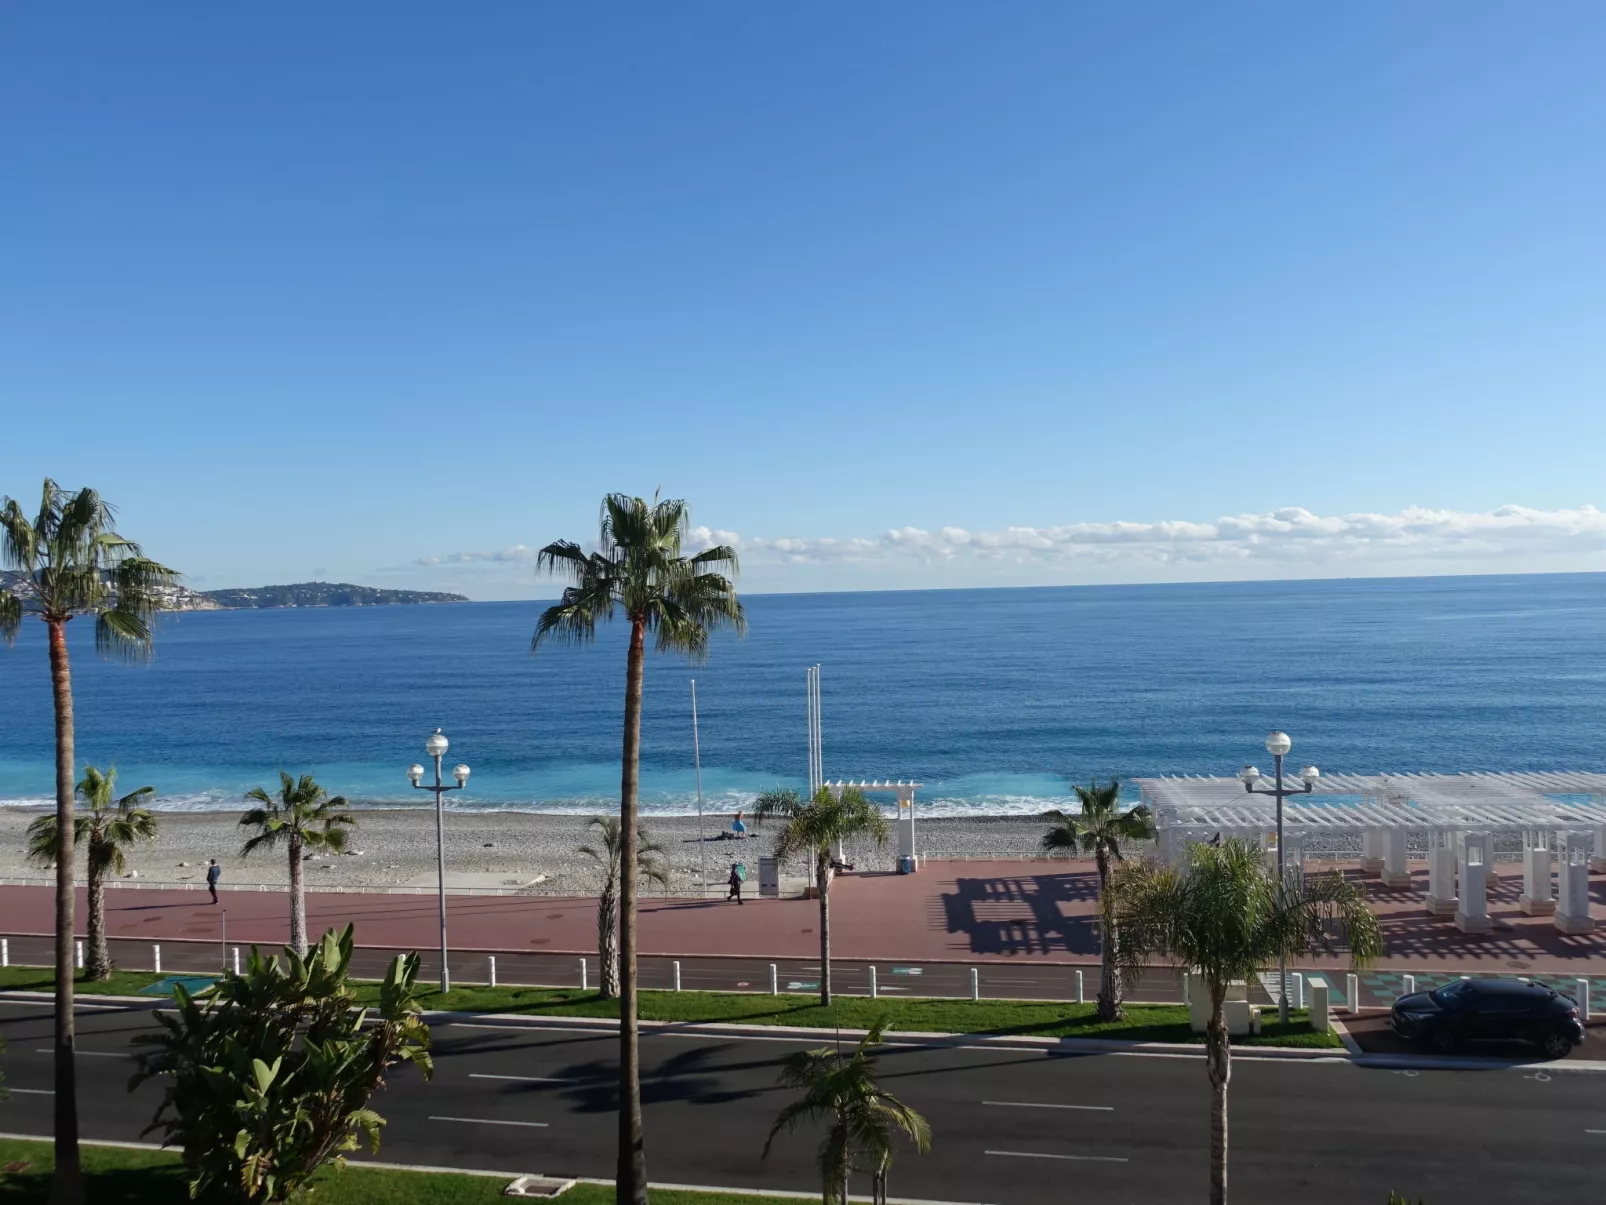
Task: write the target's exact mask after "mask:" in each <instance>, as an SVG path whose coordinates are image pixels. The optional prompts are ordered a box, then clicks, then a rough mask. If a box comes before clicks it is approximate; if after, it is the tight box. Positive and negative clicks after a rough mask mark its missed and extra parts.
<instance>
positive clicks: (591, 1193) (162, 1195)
mask: <svg viewBox="0 0 1606 1205" xmlns="http://www.w3.org/2000/svg"><path fill="white" fill-rule="evenodd" d="M82 1150H83V1160H84V1171H85V1174H86V1179H87V1184H86V1189H87V1191H86V1192H85V1194H84V1195H85V1198H86V1199H87V1200H89V1201H92V1202H94V1205H173V1203H174V1202H179V1201H187V1200H189V1186H188V1183H187V1182H186V1180H185V1178H184V1168H183V1165H182V1164H181V1163H180V1162H179V1157H178V1156H177V1155H176V1154H173V1153H172V1152H169V1151H131V1150H124V1149H122V1148H120V1147H105V1146H89V1145H85V1146H84V1147H83V1148H82ZM53 1164H54V1160H53V1159H52V1157H51V1149H50V1144H49V1143H48V1142H19V1141H16V1140H14V1139H0V1202H3V1203H4V1205H34V1203H35V1202H38V1203H39V1205H43V1202H44V1201H45V1199H46V1197H47V1195H48V1192H49V1187H50V1169H51V1167H52V1166H53ZM512 1179H513V1177H512V1176H511V1175H510V1176H508V1177H507V1178H506V1179H502V1178H500V1177H494V1176H463V1175H452V1174H450V1173H447V1172H406V1171H393V1170H391V1169H389V1168H375V1167H364V1166H359V1165H356V1164H353V1165H351V1166H350V1167H348V1168H346V1170H345V1171H343V1172H336V1171H334V1170H333V1169H330V1170H327V1171H324V1172H323V1173H321V1174H320V1175H319V1176H318V1177H317V1179H316V1181H315V1184H316V1192H315V1193H314V1195H313V1196H312V1197H311V1200H312V1201H314V1202H316V1203H317V1205H381V1202H382V1203H383V1205H492V1203H493V1202H497V1201H503V1200H505V1199H506V1198H505V1197H503V1196H502V1189H503V1188H504V1187H505V1186H506V1185H507V1183H508V1182H509V1181H511V1180H512ZM561 1199H562V1200H563V1201H564V1202H565V1205H612V1203H613V1200H614V1191H613V1188H612V1187H611V1186H608V1185H603V1184H576V1185H575V1186H574V1187H573V1188H571V1189H569V1191H568V1192H566V1193H564V1194H563V1197H562V1198H561ZM652 1199H653V1201H654V1202H657V1203H658V1205H774V1200H775V1198H773V1197H751V1196H743V1195H741V1194H739V1193H715V1192H710V1193H702V1192H669V1191H667V1190H665V1191H658V1192H654V1193H653V1194H652Z"/></svg>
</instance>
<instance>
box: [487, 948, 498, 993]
mask: <svg viewBox="0 0 1606 1205" xmlns="http://www.w3.org/2000/svg"><path fill="white" fill-rule="evenodd" d="M488 961H489V962H490V964H491V986H492V987H495V986H496V955H495V954H492V955H491V956H490V958H489V960H488Z"/></svg>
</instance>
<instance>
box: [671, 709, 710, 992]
mask: <svg viewBox="0 0 1606 1205" xmlns="http://www.w3.org/2000/svg"><path fill="white" fill-rule="evenodd" d="M691 764H692V768H693V770H694V771H695V772H696V774H697V857H698V861H699V864H700V865H701V867H702V881H701V884H700V886H701V888H702V889H701V891H699V892H698V894H699V895H700V896H702V895H707V894H708V830H707V829H706V828H704V827H703V751H702V748H701V746H700V744H699V743H698V739H697V679H696V678H693V679H692V680H691ZM676 965H677V966H678V965H679V964H678V963H677V964H676ZM675 974H676V977H677V979H678V977H679V974H680V972H679V971H678V970H677V971H676V972H675ZM675 990H676V991H677V992H678V991H679V990H680V986H679V984H678V983H677V984H676V986H675Z"/></svg>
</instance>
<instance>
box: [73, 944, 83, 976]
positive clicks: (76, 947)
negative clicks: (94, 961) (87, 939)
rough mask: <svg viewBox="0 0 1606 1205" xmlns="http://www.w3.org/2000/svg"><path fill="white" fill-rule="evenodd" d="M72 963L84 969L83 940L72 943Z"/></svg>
mask: <svg viewBox="0 0 1606 1205" xmlns="http://www.w3.org/2000/svg"><path fill="white" fill-rule="evenodd" d="M72 964H73V966H75V967H77V968H78V969H79V970H80V971H81V970H83V969H84V943H83V942H81V941H75V942H73V943H72Z"/></svg>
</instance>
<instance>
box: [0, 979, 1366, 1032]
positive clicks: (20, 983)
mask: <svg viewBox="0 0 1606 1205" xmlns="http://www.w3.org/2000/svg"><path fill="white" fill-rule="evenodd" d="M50 975H51V972H50V971H49V969H48V968H45V969H40V968H37V967H8V968H4V969H0V989H11V990H19V989H25V990H32V991H49V990H51V988H52V986H53V983H52V980H51V978H50ZM158 978H161V976H157V975H153V974H151V973H149V972H146V971H117V972H114V973H113V976H112V978H111V979H108V980H104V981H102V982H99V983H91V982H89V981H87V980H83V979H80V980H79V981H78V990H79V991H80V992H82V993H83V994H85V995H95V994H109V995H134V994H137V993H138V991H139V989H140V988H142V987H146V986H148V985H149V984H151V983H153V982H154V981H155V980H157V979H158ZM356 988H357V995H358V998H359V999H360V1000H362V1001H363V1002H364V1003H373V1002H375V1001H376V1000H377V999H378V995H379V987H378V985H377V984H374V983H359V984H357V985H356ZM422 1000H423V1003H424V1006H425V1007H426V1008H428V1009H440V1010H443V1011H450V1012H489V1013H507V1014H514V1015H526V1016H541V1017H593V1018H599V1019H610V1020H617V1019H618V1016H619V1003H618V1001H616V1000H603V999H601V998H600V997H599V996H598V995H597V993H596V992H582V991H579V990H577V989H574V988H541V987H494V988H492V987H469V986H463V987H456V988H453V989H452V990H451V991H450V992H448V993H446V994H445V995H442V994H441V993H440V992H439V991H435V990H430V991H426V992H424V993H423V994H422ZM640 1001H641V1002H640V1012H641V1018H642V1020H644V1021H680V1022H687V1023H695V1022H725V1023H727V1024H737V1025H776V1026H783V1027H784V1026H792V1027H810V1028H819V1029H833V1028H837V1027H840V1028H843V1029H868V1028H869V1027H870V1024H871V1023H872V1022H873V1021H875V1020H876V1019H877V1018H885V1019H886V1022H887V1026H888V1028H890V1029H896V1030H904V1031H909V1032H919V1033H962V1034H976V1035H984V1036H994V1037H1003V1036H1022V1035H1024V1036H1031V1037H1042V1038H1116V1039H1121V1040H1124V1041H1131V1042H1177V1043H1184V1044H1190V1045H1200V1044H1203V1042H1204V1035H1203V1034H1197V1033H1194V1032H1193V1030H1192V1029H1191V1028H1190V1027H1189V1024H1188V1009H1187V1007H1186V1006H1185V1005H1181V1004H1133V1005H1128V1006H1127V1008H1126V1016H1125V1017H1124V1018H1123V1019H1122V1020H1120V1021H1100V1020H1099V1019H1098V1010H1097V1007H1096V1006H1095V1005H1092V1004H1072V1003H1061V1002H1058V1001H1048V1000H943V999H934V998H921V997H906V996H900V997H897V998H887V997H882V998H880V999H877V1000H872V999H870V998H869V997H867V996H838V997H837V998H836V999H835V1001H833V1002H832V1004H831V1007H830V1008H822V1007H821V1006H820V1004H819V1001H818V999H817V998H816V997H814V996H812V995H808V996H804V995H780V996H771V995H768V994H765V993H759V992H661V991H645V992H642V993H641V997H640ZM1234 1045H1239V1046H1294V1047H1305V1048H1312V1049H1342V1048H1343V1042H1342V1041H1341V1040H1340V1039H1339V1037H1338V1035H1337V1034H1336V1033H1332V1032H1328V1033H1316V1032H1314V1031H1313V1030H1312V1029H1311V1028H1310V1023H1309V1021H1308V1019H1307V1017H1306V1014H1305V1013H1304V1011H1303V1010H1300V1009H1295V1010H1293V1011H1292V1012H1291V1013H1290V1016H1289V1022H1288V1024H1287V1025H1286V1026H1282V1025H1279V1024H1278V1023H1277V1022H1276V1021H1275V1020H1272V1019H1271V1014H1270V1012H1269V1010H1268V1011H1267V1012H1263V1013H1262V1028H1261V1032H1260V1033H1258V1034H1253V1035H1249V1036H1245V1037H1241V1038H1236V1039H1234Z"/></svg>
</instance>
